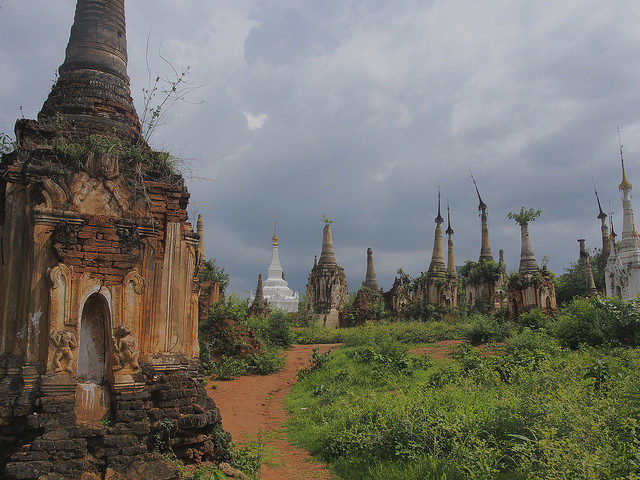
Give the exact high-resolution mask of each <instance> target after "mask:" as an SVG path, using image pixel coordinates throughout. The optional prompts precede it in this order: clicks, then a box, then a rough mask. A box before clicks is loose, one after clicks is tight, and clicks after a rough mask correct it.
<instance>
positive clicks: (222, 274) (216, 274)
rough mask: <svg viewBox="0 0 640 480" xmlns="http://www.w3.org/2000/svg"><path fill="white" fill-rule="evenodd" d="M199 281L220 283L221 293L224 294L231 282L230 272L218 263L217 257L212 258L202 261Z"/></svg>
mask: <svg viewBox="0 0 640 480" xmlns="http://www.w3.org/2000/svg"><path fill="white" fill-rule="evenodd" d="M198 281H199V282H200V283H205V282H213V283H217V284H219V285H220V295H221V296H224V294H225V292H226V291H227V287H228V286H229V283H230V282H231V277H230V276H229V272H227V271H226V270H225V268H224V267H223V266H220V265H218V264H217V263H216V259H215V258H210V259H209V260H205V261H204V262H202V266H201V267H200V272H198Z"/></svg>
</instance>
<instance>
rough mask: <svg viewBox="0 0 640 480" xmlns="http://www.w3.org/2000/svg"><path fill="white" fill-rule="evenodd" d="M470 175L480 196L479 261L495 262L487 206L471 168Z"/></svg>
mask: <svg viewBox="0 0 640 480" xmlns="http://www.w3.org/2000/svg"><path fill="white" fill-rule="evenodd" d="M469 173H470V175H471V180H472V181H473V186H474V187H475V189H476V193H477V194H478V212H480V220H481V224H482V230H481V237H480V259H479V260H480V261H481V262H482V261H483V260H489V261H492V262H493V253H491V243H490V242H489V220H488V216H487V204H486V203H484V202H483V201H482V197H481V196H480V190H479V189H478V183H477V182H476V179H475V177H474V176H473V173H471V168H469Z"/></svg>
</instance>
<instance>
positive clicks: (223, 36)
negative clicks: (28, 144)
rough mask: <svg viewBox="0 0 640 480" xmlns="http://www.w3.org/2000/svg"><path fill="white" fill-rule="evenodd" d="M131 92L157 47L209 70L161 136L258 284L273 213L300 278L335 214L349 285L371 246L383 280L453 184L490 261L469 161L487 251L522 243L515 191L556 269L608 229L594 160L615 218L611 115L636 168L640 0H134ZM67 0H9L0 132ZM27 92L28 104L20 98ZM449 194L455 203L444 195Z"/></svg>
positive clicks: (60, 35) (1, 44)
mask: <svg viewBox="0 0 640 480" xmlns="http://www.w3.org/2000/svg"><path fill="white" fill-rule="evenodd" d="M126 3H127V20H128V39H129V74H130V76H131V84H132V93H133V97H134V100H135V102H136V105H137V108H138V111H139V112H140V111H141V109H142V103H143V101H142V89H143V88H144V87H145V86H146V85H147V81H148V72H147V70H146V67H145V50H146V48H145V46H146V43H147V38H149V45H150V48H149V54H148V57H149V61H150V65H151V69H152V71H153V73H154V74H156V73H160V74H162V73H164V72H166V70H167V67H166V65H165V64H164V63H163V61H162V60H161V58H160V56H163V57H165V58H167V59H169V60H170V61H172V62H173V63H174V64H175V65H176V66H177V67H179V68H184V67H186V66H190V67H191V70H190V72H191V74H190V80H191V81H192V82H193V83H194V84H196V85H198V84H203V86H202V88H200V89H198V90H197V91H195V92H193V93H192V94H191V96H190V97H189V100H190V101H189V103H184V104H178V105H176V106H175V107H174V108H173V109H172V111H171V112H169V114H168V117H167V121H166V124H164V125H162V126H161V127H160V128H159V129H158V130H157V131H156V132H155V133H154V137H153V138H152V140H151V143H152V145H153V146H154V147H156V148H159V149H168V150H169V151H171V152H173V153H174V154H176V155H177V156H179V157H180V158H181V159H183V161H184V167H183V168H184V172H185V175H186V176H187V177H188V178H189V189H190V191H191V194H192V195H191V198H192V201H191V205H190V207H189V208H190V214H191V215H192V218H195V216H196V215H197V214H199V213H202V214H203V215H204V218H205V222H206V247H207V254H208V255H209V256H211V257H216V259H217V260H218V263H220V264H222V265H224V266H225V267H226V268H227V269H228V270H229V272H230V273H231V275H232V280H233V281H232V288H233V289H238V290H240V289H253V288H255V281H256V277H257V274H258V273H266V267H267V265H268V262H269V260H270V255H271V249H270V238H271V235H272V234H273V232H272V231H273V219H274V215H277V218H278V224H279V236H280V239H281V243H280V245H281V247H280V251H281V261H282V264H283V266H284V268H285V272H286V274H287V279H288V281H289V283H290V286H292V287H293V288H294V289H296V290H300V291H301V292H303V291H304V288H305V284H306V278H307V274H308V271H309V269H310V267H311V265H312V262H313V255H314V254H316V253H319V250H320V246H321V234H322V226H323V222H322V220H321V216H322V215H323V214H326V215H328V216H329V217H330V218H331V219H332V220H333V221H334V223H333V230H334V241H335V251H336V257H337V258H338V261H339V262H340V263H342V265H344V267H345V269H346V273H347V278H348V280H349V284H350V286H351V288H352V289H356V288H357V287H358V286H359V284H360V283H361V282H362V280H363V279H364V270H365V257H366V249H367V247H372V248H373V249H374V258H375V262H376V271H377V274H378V281H379V283H380V284H381V285H382V286H383V287H384V288H385V289H386V288H389V287H390V286H391V283H392V282H393V276H394V273H395V271H396V270H397V269H398V268H403V269H404V270H406V271H407V272H409V273H411V274H417V273H419V272H420V271H421V270H426V268H427V266H428V262H429V257H430V255H431V249H432V245H433V229H434V223H433V219H434V217H435V215H436V198H437V188H438V185H440V186H441V189H442V195H443V199H448V201H449V203H450V204H451V209H452V222H453V228H454V229H455V247H456V260H457V263H458V264H462V263H463V262H464V260H465V259H467V258H473V259H477V257H478V255H479V251H480V242H479V240H480V220H479V218H478V215H477V203H478V202H477V199H476V198H475V192H474V190H473V185H472V183H471V180H470V178H469V171H468V165H470V166H471V168H472V169H473V172H474V174H475V176H476V178H477V181H478V184H479V187H480V191H481V193H482V195H483V199H484V200H485V202H486V203H487V204H488V205H489V221H490V233H491V244H492V248H493V252H494V255H495V256H496V257H497V254H498V250H499V249H500V248H503V249H504V251H505V256H506V260H507V268H508V269H516V268H517V262H518V259H519V249H520V244H519V242H520V238H519V229H518V227H517V226H516V224H515V223H513V222H512V221H509V220H507V218H506V214H507V212H508V211H509V210H514V209H518V208H519V207H520V206H521V205H526V206H528V207H536V208H541V209H542V210H543V215H542V217H541V218H540V219H539V220H538V221H537V222H535V224H533V225H532V226H531V235H532V240H533V247H534V250H535V253H536V256H537V258H538V260H541V259H542V257H543V256H544V255H548V256H549V257H550V262H549V266H550V267H551V268H552V269H553V270H554V271H556V272H557V273H561V272H562V270H563V268H564V267H565V266H567V264H568V262H569V261H572V260H574V259H575V258H576V257H577V247H578V244H577V242H576V240H577V239H578V238H581V237H585V238H587V241H588V244H589V245H591V246H597V245H598V244H599V238H600V230H599V222H598V220H597V219H596V218H595V215H596V214H597V211H596V204H595V198H594V195H593V186H592V180H591V179H592V177H594V178H595V180H596V182H597V185H598V189H599V191H600V194H601V198H602V200H603V203H604V205H606V207H605V208H606V209H608V205H609V202H611V205H612V209H613V210H614V212H615V217H614V218H615V220H616V222H617V223H618V225H619V227H618V230H620V231H621V203H620V200H619V195H618V191H617V185H618V184H619V183H620V172H619V158H618V138H617V134H616V125H620V127H621V130H622V140H623V144H624V146H625V160H626V163H627V173H628V176H629V180H630V181H631V182H632V183H635V184H637V185H639V186H640V87H639V85H640V63H639V62H638V59H639V58H640V3H639V2H637V1H634V0H616V1H615V2H605V1H602V0H598V1H589V0H580V1H562V0H554V1H537V2H533V1H525V0H464V1H462V0H446V1H428V0H420V1H411V0H398V1H388V0H387V1H379V0H277V1H276V0H207V1H203V0H153V1H152V0H135V1H133V0H129V1H128V2H126ZM74 6H75V2H74V1H73V0H46V1H45V0H0V130H4V131H11V130H12V129H13V123H14V122H15V119H16V118H17V117H19V116H20V115H21V114H22V113H23V114H24V116H25V117H28V118H35V116H36V115H37V112H38V110H39V108H40V106H41V105H42V103H43V101H44V100H45V98H46V96H47V94H48V92H49V90H50V88H51V84H52V82H53V80H54V78H55V72H56V69H57V67H58V66H59V65H60V64H61V63H62V60H63V57H64V48H65V45H66V41H67V39H68V34H69V28H70V26H71V23H72V21H73V12H74ZM21 109H22V113H21ZM445 201H446V200H445ZM636 207H637V208H640V203H637V202H636Z"/></svg>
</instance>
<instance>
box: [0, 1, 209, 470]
mask: <svg viewBox="0 0 640 480" xmlns="http://www.w3.org/2000/svg"><path fill="white" fill-rule="evenodd" d="M16 137H17V140H18V144H19V147H18V149H17V150H16V151H15V152H13V153H10V154H7V155H5V156H4V157H3V158H2V162H1V164H0V261H1V264H0V406H1V408H0V441H2V442H3V443H2V445H1V446H2V448H1V449H0V450H1V453H0V468H1V469H2V472H4V476H3V477H2V478H21V479H31V478H33V479H37V478H38V477H40V476H41V475H46V474H51V475H54V476H55V478H59V477H63V478H79V477H80V475H81V474H82V473H83V472H91V473H94V474H96V475H101V474H102V473H104V472H105V471H106V469H109V468H110V469H111V470H112V471H113V472H119V473H120V474H122V475H127V471H128V469H130V468H134V467H135V468H137V469H138V470H140V468H142V469H143V470H144V468H146V467H145V466H144V465H147V466H148V465H150V464H151V463H150V462H152V460H150V458H149V457H148V452H151V451H153V450H154V449H156V450H157V449H160V447H159V446H158V445H156V444H154V441H155V440H157V439H158V438H162V435H166V432H168V431H171V439H170V440H171V442H170V445H172V447H173V451H174V452H176V453H177V454H178V456H180V457H181V458H183V459H187V460H202V459H213V458H215V456H216V451H215V448H214V444H213V441H212V440H213V435H212V432H213V429H214V428H219V424H220V416H219V412H218V410H217V409H216V408H215V405H214V404H213V402H212V401H211V400H210V399H208V397H206V395H205V393H204V389H203V388H202V385H201V384H200V383H199V382H197V381H195V380H194V377H197V376H198V375H199V373H198V372H199V370H200V369H199V361H198V355H199V346H198V283H197V281H196V275H197V268H198V265H199V263H200V256H201V253H200V252H199V249H198V244H199V237H198V235H197V234H196V233H195V232H193V230H192V228H191V225H190V223H189V222H188V218H187V211H186V207H187V203H188V200H189V193H188V192H187V190H186V188H185V186H184V181H183V179H182V177H181V176H180V175H177V174H174V173H172V172H171V171H170V169H168V168H167V166H166V165H165V164H164V163H163V162H162V160H163V159H166V156H165V155H162V154H159V153H157V152H152V151H151V150H150V149H149V147H148V146H147V144H146V142H145V141H144V140H143V139H142V138H141V126H140V122H139V120H138V116H137V114H136V111H135V109H134V107H133V102H132V100H131V94H130V89H129V78H128V76H127V42H126V29H125V16H124V0H78V2H77V6H76V14H75V20H74V24H73V27H72V29H71V36H70V40H69V43H68V46H67V50H66V57H65V60H64V63H63V64H62V66H61V67H60V77H59V79H58V81H57V83H56V84H55V85H54V87H53V89H52V91H51V93H50V95H49V98H48V99H47V101H46V102H45V104H44V106H43V107H42V110H41V111H40V114H39V115H38V121H35V120H24V119H22V120H19V121H18V122H17V123H16ZM104 419H109V422H110V424H111V426H110V427H109V428H104V427H103V426H101V425H100V424H99V423H98V422H99V421H100V420H104ZM161 420H162V421H165V424H163V425H160V424H159V421H161ZM167 422H170V424H169V423H167ZM106 423H107V422H104V421H103V422H102V424H103V425H104V424H106ZM79 424H87V425H90V427H83V428H79V427H77V425H79ZM163 429H164V430H163ZM163 432H164V433H163ZM158 435H160V437H159V436H158ZM154 439H155V440H154ZM140 462H142V463H140ZM136 464H137V465H138V466H137V467H136ZM141 464H142V465H143V466H142V467H140V465H141ZM165 473H166V472H165ZM150 475H151V474H150ZM157 475H160V474H159V473H157ZM162 475H164V476H163V478H165V477H166V478H170V476H167V475H168V474H167V475H165V474H162ZM151 477H153V475H151ZM151 477H150V478H151ZM52 478H53V477H52ZM176 478H177V477H176Z"/></svg>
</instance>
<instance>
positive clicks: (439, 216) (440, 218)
mask: <svg viewBox="0 0 640 480" xmlns="http://www.w3.org/2000/svg"><path fill="white" fill-rule="evenodd" d="M435 222H436V223H438V224H440V223H442V222H444V219H443V218H442V215H441V214H440V185H438V216H437V217H436V220H435Z"/></svg>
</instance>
